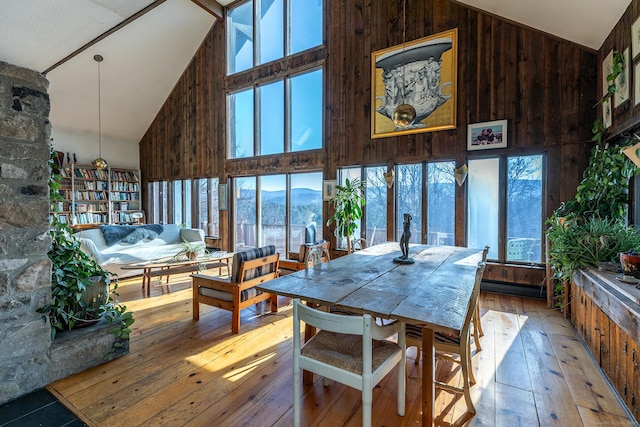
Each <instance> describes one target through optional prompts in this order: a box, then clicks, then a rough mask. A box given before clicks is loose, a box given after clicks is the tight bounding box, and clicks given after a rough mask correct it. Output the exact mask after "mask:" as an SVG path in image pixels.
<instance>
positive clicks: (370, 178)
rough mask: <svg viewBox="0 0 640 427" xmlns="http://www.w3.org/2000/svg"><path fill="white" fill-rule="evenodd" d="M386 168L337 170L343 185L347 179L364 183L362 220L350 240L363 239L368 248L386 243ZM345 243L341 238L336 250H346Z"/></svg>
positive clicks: (372, 167) (370, 167) (371, 167)
mask: <svg viewBox="0 0 640 427" xmlns="http://www.w3.org/2000/svg"><path fill="white" fill-rule="evenodd" d="M385 171H386V168H384V167H382V166H369V167H365V168H363V167H360V166H358V167H350V168H343V169H339V170H338V180H339V182H340V184H344V183H345V182H346V180H347V179H349V181H353V180H354V179H358V180H361V181H364V183H365V185H366V187H365V190H364V196H365V201H366V203H365V206H364V212H363V215H362V219H361V220H360V222H359V223H358V224H357V227H356V230H355V232H354V235H353V236H352V238H353V239H354V240H357V239H360V238H364V239H366V241H367V245H368V246H373V245H376V244H378V243H382V242H386V241H387V184H386V181H385V179H384V173H385ZM346 247H347V242H346V240H345V239H344V238H343V239H341V240H340V241H339V242H338V248H342V249H346Z"/></svg>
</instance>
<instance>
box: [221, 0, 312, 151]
mask: <svg viewBox="0 0 640 427" xmlns="http://www.w3.org/2000/svg"><path fill="white" fill-rule="evenodd" d="M322 16H323V2H322V0H295V1H293V0H252V1H245V2H241V3H239V4H236V5H235V6H233V7H231V8H230V9H229V10H228V12H227V52H228V55H227V73H228V74H234V73H238V72H241V71H247V70H252V69H254V68H255V67H258V66H260V65H262V64H265V63H267V62H272V61H281V62H286V63H284V64H283V67H284V69H286V70H287V75H283V74H284V73H281V74H279V75H276V76H274V77H273V78H270V77H266V78H265V77H260V79H259V80H260V81H258V82H255V83H253V84H252V85H251V86H247V84H246V83H244V84H242V86H236V87H231V88H229V93H228V94H227V118H228V126H227V140H228V144H229V145H228V150H227V157H228V158H229V159H237V158H247V157H254V156H261V155H271V154H281V153H286V152H296V151H304V150H317V149H321V148H322V117H323V99H322V96H323V69H322V68H318V66H317V65H310V64H304V63H303V64H300V65H297V64H296V65H295V66H294V65H292V64H291V63H290V61H288V57H289V56H290V55H292V54H295V53H298V52H301V51H303V50H307V49H311V48H314V47H318V46H321V45H322V33H323V25H322ZM312 67H315V68H312ZM260 74H261V75H264V73H260ZM249 80H251V81H254V80H256V79H249Z"/></svg>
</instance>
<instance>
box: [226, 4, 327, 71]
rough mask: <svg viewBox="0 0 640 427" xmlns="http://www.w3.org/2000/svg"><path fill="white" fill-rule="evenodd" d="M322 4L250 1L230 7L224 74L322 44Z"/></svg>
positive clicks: (246, 68)
mask: <svg viewBox="0 0 640 427" xmlns="http://www.w3.org/2000/svg"><path fill="white" fill-rule="evenodd" d="M322 4H323V2H322V0H250V1H246V2H241V3H239V4H237V5H235V6H233V7H231V8H229V10H228V12H227V28H228V29H227V58H228V59H227V74H234V73H238V72H240V71H245V70H248V69H250V68H253V67H255V66H257V65H261V64H265V63H267V62H271V61H275V60H278V59H281V58H283V57H284V56H285V54H286V55H293V54H296V53H298V52H302V51H304V50H307V49H310V48H312V47H315V46H319V45H321V44H322V15H323V11H322V7H323V5H322ZM254 23H255V25H254Z"/></svg>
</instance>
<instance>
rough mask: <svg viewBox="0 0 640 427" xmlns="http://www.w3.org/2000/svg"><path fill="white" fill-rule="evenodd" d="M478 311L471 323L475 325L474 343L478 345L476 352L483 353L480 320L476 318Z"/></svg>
mask: <svg viewBox="0 0 640 427" xmlns="http://www.w3.org/2000/svg"><path fill="white" fill-rule="evenodd" d="M477 313H478V311H477V310H476V311H475V312H474V313H473V317H472V320H471V323H473V342H474V343H475V345H476V350H477V351H482V344H480V329H479V328H478V325H479V324H480V320H479V318H477V317H476V315H477Z"/></svg>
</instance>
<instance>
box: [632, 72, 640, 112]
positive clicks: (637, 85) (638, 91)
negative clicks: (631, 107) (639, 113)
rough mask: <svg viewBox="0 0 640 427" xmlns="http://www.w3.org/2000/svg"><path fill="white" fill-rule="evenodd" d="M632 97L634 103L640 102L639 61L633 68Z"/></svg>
mask: <svg viewBox="0 0 640 427" xmlns="http://www.w3.org/2000/svg"><path fill="white" fill-rule="evenodd" d="M633 99H634V103H635V105H638V104H640V62H638V63H637V64H636V66H635V67H634V69H633Z"/></svg>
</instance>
